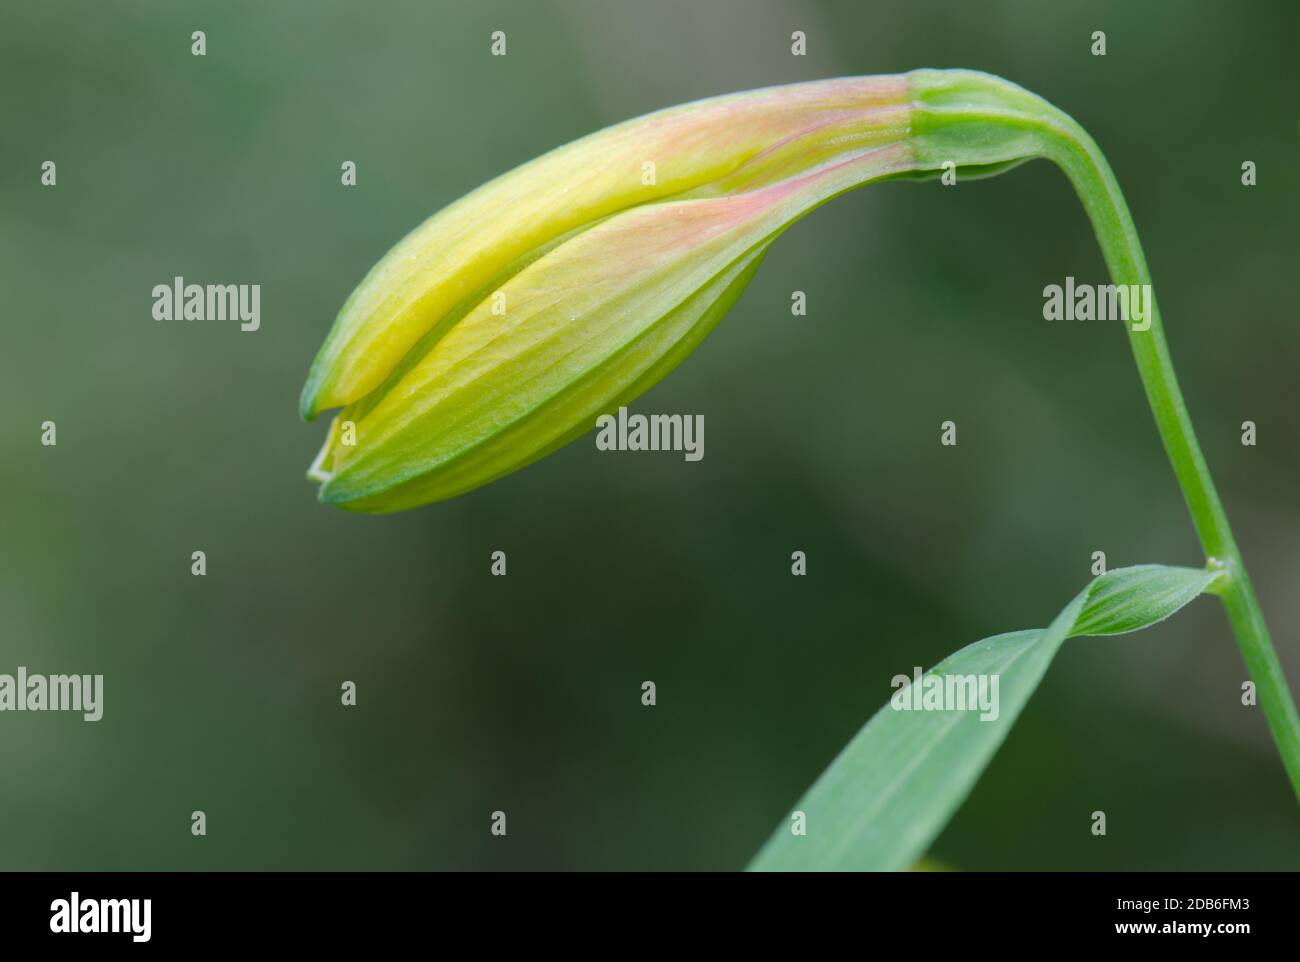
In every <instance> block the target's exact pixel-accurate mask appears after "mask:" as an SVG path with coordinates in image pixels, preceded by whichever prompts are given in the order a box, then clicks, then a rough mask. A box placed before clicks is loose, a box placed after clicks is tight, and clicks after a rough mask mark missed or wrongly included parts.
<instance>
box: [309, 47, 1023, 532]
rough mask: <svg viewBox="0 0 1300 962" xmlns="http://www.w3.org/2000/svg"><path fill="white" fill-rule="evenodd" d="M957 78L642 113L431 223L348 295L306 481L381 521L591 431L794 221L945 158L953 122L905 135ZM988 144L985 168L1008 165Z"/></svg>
mask: <svg viewBox="0 0 1300 962" xmlns="http://www.w3.org/2000/svg"><path fill="white" fill-rule="evenodd" d="M947 76H948V74H947V72H934V71H927V72H923V73H920V74H912V75H898V76H883V77H863V78H849V79H839V80H828V81H819V82H815V83H806V84H796V85H792V86H788V87H775V88H770V89H766V90H759V91H754V92H750V93H743V94H736V95H732V96H728V97H719V98H716V99H713V100H706V101H701V102H698V103H694V104H687V105H685V106H682V107H676V108H673V109H670V110H666V111H662V112H660V113H656V114H650V115H648V116H646V117H642V118H639V119H636V120H632V121H628V122H626V123H623V124H619V125H617V126H615V127H611V128H609V129H607V130H604V131H601V132H600V133H597V134H593V135H591V136H589V137H586V138H583V139H582V140H579V141H576V142H574V143H572V144H569V145H567V146H565V147H561V148H559V149H557V150H555V151H552V152H551V153H549V154H546V155H545V156H543V157H540V158H538V159H537V160H534V161H532V162H530V163H527V164H524V165H523V166H521V167H519V168H517V169H515V170H514V171H511V172H510V173H508V174H505V175H504V176H502V177H499V178H497V179H496V180H494V181H491V182H490V183H488V184H486V185H484V186H483V187H480V188H479V189H478V190H476V191H474V192H473V193H471V194H469V195H468V196H466V197H464V198H462V199H461V200H459V201H457V202H456V203H454V204H452V205H451V206H450V207H448V208H446V209H445V210H443V211H442V212H440V213H438V214H436V215H435V216H433V217H432V218H430V219H429V220H428V221H426V222H425V223H424V224H423V225H421V226H420V227H418V228H416V230H414V231H413V232H412V233H411V234H410V235H408V236H407V237H406V238H405V239H403V240H402V241H401V242H399V243H398V244H397V246H396V247H394V248H393V249H392V250H391V251H390V252H389V253H388V254H387V255H386V256H385V257H384V258H383V259H382V260H380V261H379V263H378V264H376V265H375V266H374V268H373V269H372V270H371V271H370V273H369V274H368V275H367V276H366V277H365V279H364V280H363V281H362V282H361V284H360V286H359V287H358V288H357V289H356V290H355V291H354V292H353V293H352V295H351V296H350V297H349V298H348V300H347V302H346V303H345V304H344V306H343V309H342V311H341V312H340V314H339V316H338V318H337V320H336V321H335V323H334V328H333V330H332V331H331V332H330V334H329V337H328V338H327V339H326V341H325V344H324V345H323V346H322V348H321V350H320V353H319V354H318V356H317V358H316V361H315V363H314V364H313V366H312V369H311V373H310V375H309V377H308V381H307V384H306V386H305V387H304V389H303V395H302V414H303V416H304V417H306V418H312V417H315V416H316V415H317V414H319V413H320V412H322V411H325V410H328V409H331V408H340V407H341V408H342V410H341V411H340V412H339V413H338V414H337V415H336V417H335V421H334V424H333V425H332V427H331V430H330V432H329V435H328V437H327V439H326V443H325V447H324V448H323V449H322V451H321V453H320V455H319V456H318V458H317V460H316V463H315V464H314V465H313V466H312V469H311V471H310V472H309V476H310V477H311V478H312V479H314V480H317V481H319V482H321V491H320V496H321V500H322V501H325V502H329V503H333V504H338V505H340V506H342V507H346V508H349V509H353V510H359V511H375V512H379V511H395V510H401V509H404V508H409V507H413V506H416V505H419V504H424V503H427V502H431V501H438V500H441V499H444V498H449V497H453V496H455V495H458V494H461V493H463V492H466V491H469V490H471V489H473V488H476V487H478V486H480V485H483V484H485V483H487V482H489V481H492V480H494V479H496V478H499V477H501V476H502V475H505V474H508V473H510V472H512V471H514V470H516V469H518V468H520V467H523V466H524V465H526V464H529V463H530V462H532V461H535V460H537V459H538V458H541V457H543V456H544V455H546V454H548V453H549V452H551V451H553V450H555V449H556V448H557V447H560V446H561V445H563V444H565V443H566V442H568V441H570V440H572V439H573V438H574V437H576V436H578V435H580V434H583V433H585V432H587V431H589V430H591V429H592V428H593V427H594V425H595V421H596V418H597V417H598V416H599V415H600V414H602V413H606V412H609V411H612V410H615V409H617V407H618V406H619V405H621V404H625V403H627V402H628V401H630V400H631V399H633V398H635V397H637V396H638V395H640V394H641V393H642V392H644V391H645V390H646V389H647V388H649V387H650V386H651V385H653V384H654V383H656V382H657V381H658V380H659V379H660V378H662V377H663V376H664V375H665V374H667V373H668V372H669V371H670V370H671V369H672V368H673V367H674V366H676V365H677V364H678V363H679V362H680V361H681V360H682V359H683V358H684V357H685V356H686V355H687V354H688V353H689V352H690V351H691V350H692V349H693V348H694V347H695V346H696V345H697V344H698V343H699V342H700V340H701V339H702V338H703V337H704V336H705V334H707V333H708V331H709V330H710V329H711V328H712V327H713V325H714V324H715V323H716V322H717V321H718V320H719V318H720V317H721V316H722V315H723V314H724V313H725V312H726V311H727V309H728V308H729V307H730V306H731V304H732V303H733V302H734V301H735V300H736V298H737V297H738V296H739V294H740V292H741V291H742V290H743V288H744V287H745V285H746V283H747V282H748V280H749V278H750V277H751V276H752V274H753V272H754V270H755V269H756V268H757V266H758V264H759V262H760V261H761V260H762V257H763V254H764V252H765V251H766V250H767V248H768V245H770V244H771V243H772V241H773V240H774V239H775V238H776V237H777V236H778V235H779V234H780V233H781V232H782V231H783V230H784V229H785V228H786V227H788V226H790V225H791V224H792V223H793V222H794V221H796V220H798V219H799V218H800V217H802V216H803V215H804V214H806V213H807V212H808V211H810V210H812V209H813V208H815V207H817V206H818V205H820V204H822V203H824V202H825V201H826V200H828V199H830V198H831V197H834V196H835V195H837V194H839V193H842V192H844V191H846V190H849V189H851V188H853V187H856V186H859V185H861V184H865V183H869V182H872V181H876V180H881V179H884V178H889V177H894V176H900V175H907V174H914V173H921V172H924V171H933V170H937V169H938V168H939V167H940V166H941V165H942V163H943V162H944V157H943V156H942V155H943V153H944V149H943V143H944V142H943V138H944V137H948V136H952V135H951V134H950V133H949V127H948V126H947V125H946V124H939V125H932V126H936V129H935V130H933V131H930V132H928V133H927V134H926V136H927V137H928V138H929V139H928V140H927V141H926V142H925V151H924V153H925V156H924V157H923V158H919V152H918V147H917V144H915V143H913V141H912V139H911V138H910V136H909V135H910V134H911V128H912V124H913V122H914V121H915V120H918V119H921V118H920V117H919V116H918V110H927V111H928V110H929V108H928V107H926V106H925V105H924V104H922V103H918V102H915V98H916V97H918V96H921V97H922V99H930V100H933V101H935V102H936V103H938V102H939V101H941V100H943V98H945V97H949V98H950V99H951V90H952V89H956V88H954V87H953V84H951V83H946V82H945V80H944V78H946V77H947ZM953 76H954V77H957V76H960V77H965V78H970V77H975V78H980V77H982V76H983V75H971V74H960V75H958V74H954V75H953ZM990 79H991V78H990ZM920 81H923V83H921V82H920ZM953 83H955V81H953ZM997 83H999V84H1003V85H1004V86H1006V87H1008V88H1009V87H1010V85H1006V84H1005V82H1003V81H998V82H997ZM1012 89H1015V90H1018V88H1012ZM1026 96H1029V95H1026ZM948 109H950V108H949V107H947V106H946V105H941V106H940V113H942V112H944V111H946V110H948ZM935 116H938V114H935ZM936 138H938V139H937V140H936ZM986 139H987V138H986ZM918 143H919V142H918ZM990 149H992V151H993V154H997V148H996V145H995V146H994V147H993V148H990V147H989V145H988V144H987V143H982V145H981V150H982V151H983V153H981V154H980V155H979V158H978V162H979V163H980V164H986V163H992V162H997V161H998V160H1000V159H1001V160H1005V159H1010V158H1004V157H1000V155H998V156H991V155H989V150H990Z"/></svg>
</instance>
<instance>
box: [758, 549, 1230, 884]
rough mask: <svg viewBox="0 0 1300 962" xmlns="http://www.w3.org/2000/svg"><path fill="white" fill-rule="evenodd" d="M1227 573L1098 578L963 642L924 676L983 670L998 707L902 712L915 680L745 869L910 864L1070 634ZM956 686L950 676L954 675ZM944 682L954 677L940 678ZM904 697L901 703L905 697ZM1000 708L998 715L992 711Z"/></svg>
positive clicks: (1170, 570) (1150, 619) (1161, 606)
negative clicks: (1043, 616) (1060, 603)
mask: <svg viewBox="0 0 1300 962" xmlns="http://www.w3.org/2000/svg"><path fill="white" fill-rule="evenodd" d="M1220 574H1222V572H1221V571H1207V570H1202V569H1198V568H1174V567H1167V566H1164V565H1138V566H1136V567H1132V568H1119V569H1116V570H1115V571H1112V572H1109V573H1108V574H1104V575H1102V576H1101V577H1099V578H1096V579H1094V580H1093V581H1092V583H1091V584H1089V585H1088V587H1086V588H1085V589H1084V590H1083V591H1082V592H1080V593H1079V594H1078V595H1077V596H1075V598H1074V599H1073V600H1072V601H1071V602H1070V603H1069V604H1068V605H1066V606H1065V609H1064V610H1063V611H1062V612H1061V613H1060V614H1059V615H1058V616H1057V617H1056V619H1055V620H1054V621H1053V622H1052V623H1051V625H1049V626H1048V627H1046V628H1033V629H1030V630H1028V631H1014V632H1011V633H1009V634H1005V635H995V636H994V637H992V638H986V639H984V640H983V641H977V642H975V644H973V645H969V646H967V647H966V648H963V649H961V650H960V651H958V652H957V653H955V654H953V655H950V656H949V657H948V658H946V659H944V660H943V661H942V662H940V663H939V664H938V665H936V666H935V667H934V668H932V669H931V670H930V671H928V672H926V673H925V675H924V676H923V678H922V680H921V681H920V682H919V684H920V685H921V686H922V687H921V688H920V692H925V691H926V690H927V688H928V687H933V685H934V684H938V683H939V682H938V681H935V682H931V683H930V684H929V685H927V681H928V680H929V679H932V678H933V679H947V677H948V676H955V675H962V676H975V677H976V678H977V679H978V678H979V677H980V676H984V677H985V678H986V679H987V681H986V688H985V693H986V694H987V695H992V693H993V692H994V691H995V689H994V688H993V685H994V681H993V679H996V684H997V688H996V692H997V696H996V698H992V699H989V700H986V702H985V704H986V705H988V704H989V701H992V703H993V704H994V705H996V710H995V711H993V710H990V711H987V712H981V711H980V709H979V708H978V707H975V708H972V709H970V710H900V709H896V708H895V707H893V706H894V703H895V702H903V703H908V702H909V701H910V698H911V697H912V695H913V694H915V693H912V692H911V689H910V687H908V688H903V689H901V690H900V691H899V692H896V693H895V696H894V698H892V699H891V700H890V703H889V704H886V705H885V706H884V707H883V708H881V709H880V710H879V711H878V712H876V714H875V717H873V718H872V719H871V720H870V721H869V722H867V724H866V725H865V726H864V727H863V729H862V730H861V731H860V732H858V734H857V735H856V736H855V737H854V738H853V740H852V741H851V742H849V744H848V745H847V747H845V749H844V750H843V751H842V752H840V754H839V757H837V758H836V759H835V760H834V761H833V762H832V763H831V765H830V767H829V768H827V769H826V771H825V772H823V773H822V776H821V777H820V778H819V779H818V780H817V781H816V783H814V784H813V786H812V788H810V789H809V790H808V792H807V793H806V794H805V795H804V797H803V798H802V799H800V801H799V802H798V804H796V805H795V807H794V809H793V811H796V812H803V813H804V819H805V821H804V825H805V829H806V834H804V835H796V834H794V832H793V831H792V830H791V827H792V823H791V821H790V819H786V820H784V821H783V822H782V823H781V824H780V825H778V826H777V828H776V831H774V832H773V833H772V837H771V838H770V839H769V840H768V842H767V844H766V845H765V846H764V847H763V849H762V850H761V851H760V852H759V853H758V855H757V856H756V857H755V859H754V861H753V862H752V863H751V864H750V866H749V867H750V869H751V870H757V871H793V870H808V869H819V870H900V869H905V868H907V867H908V866H910V865H912V864H914V863H915V862H916V861H917V860H918V859H919V858H920V857H921V856H922V855H924V854H925V850H926V848H927V847H928V846H929V845H930V843H931V842H932V841H933V840H934V838H935V836H936V835H938V834H939V832H940V831H941V830H942V829H943V827H944V825H945V824H946V823H947V822H948V819H949V818H951V817H952V815H953V813H954V812H955V811H956V810H957V808H958V807H959V806H960V805H961V803H962V802H963V801H964V800H965V798H966V796H967V795H968V794H969V793H970V790H971V788H972V787H974V785H975V782H976V781H977V780H978V779H979V776H980V774H981V773H982V772H983V771H984V769H985V768H986V767H987V766H988V763H989V762H990V760H992V758H993V754H994V753H995V752H996V751H997V749H998V746H999V745H1001V744H1002V742H1003V740H1004V739H1005V738H1006V737H1007V733H1008V732H1009V731H1010V730H1011V726H1012V725H1013V724H1014V723H1015V720H1016V718H1017V716H1019V714H1020V710H1021V709H1022V708H1024V706H1025V703H1026V702H1027V701H1028V700H1029V696H1030V695H1032V694H1033V692H1034V689H1035V688H1037V687H1038V683H1039V682H1040V681H1041V680H1042V678H1043V674H1044V673H1045V672H1046V671H1047V666H1048V665H1049V664H1051V661H1052V658H1053V657H1055V655H1056V652H1057V649H1059V648H1060V647H1061V643H1062V642H1064V641H1065V639H1066V638H1069V637H1071V636H1073V635H1110V634H1118V633H1120V632H1125V631H1135V630H1137V629H1138V628H1143V627H1145V626H1147V625H1150V624H1154V623H1155V622H1157V621H1162V620H1164V619H1165V618H1168V617H1169V616H1170V615H1172V614H1173V613H1174V612H1175V611H1177V610H1178V609H1179V608H1181V607H1183V606H1184V605H1185V604H1187V603H1188V602H1189V601H1191V600H1192V599H1193V598H1195V597H1196V596H1197V595H1199V594H1200V593H1201V592H1203V591H1205V590H1206V588H1208V587H1209V586H1210V584H1211V582H1213V581H1214V580H1215V579H1216V578H1217V577H1219V575H1220ZM954 681H955V680H954ZM943 683H944V684H945V685H946V684H948V682H947V681H944V682H943ZM905 700H906V701H905ZM995 713H996V717H995V718H993V717H982V715H984V716H992V715H994V714H995Z"/></svg>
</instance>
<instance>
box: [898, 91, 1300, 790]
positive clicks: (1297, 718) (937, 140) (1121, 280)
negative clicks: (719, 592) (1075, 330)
mask: <svg viewBox="0 0 1300 962" xmlns="http://www.w3.org/2000/svg"><path fill="white" fill-rule="evenodd" d="M910 79H911V83H912V88H913V96H914V99H915V105H914V110H913V118H914V120H913V127H912V140H913V142H914V144H915V145H916V150H917V155H918V162H919V164H920V166H921V167H923V168H925V169H929V170H940V169H942V168H943V165H944V164H945V163H950V162H951V163H955V164H956V165H957V167H958V169H959V170H960V169H962V168H965V167H969V168H973V169H975V170H979V169H981V168H983V169H986V170H990V169H997V167H996V166H995V165H999V164H1001V165H1005V164H1007V163H1009V162H1015V161H1019V160H1026V159H1029V158H1031V157H1046V158H1047V159H1049V160H1052V161H1053V162H1055V163H1056V164H1057V165H1058V166H1060V167H1061V169H1062V170H1063V171H1064V172H1065V174H1066V176H1067V177H1068V178H1069V179H1070V182H1071V184H1072V185H1073V186H1074V189H1075V191H1076V192H1077V193H1078V195H1079V199H1080V200H1081V201H1082V202H1083V206H1084V209H1085V211H1086V212H1087V214H1088V218H1089V220H1090V221H1091V222H1092V226H1093V229H1094V231H1095V232H1096V234H1097V241H1098V243H1099V244H1100V245H1101V250H1102V254H1103V256H1104V258H1105V261H1106V266H1107V268H1108V270H1109V271H1110V275H1111V278H1112V280H1113V282H1114V283H1115V284H1117V285H1145V286H1146V288H1147V290H1151V288H1150V284H1151V275H1150V272H1149V271H1148V270H1147V264H1146V258H1145V256H1143V253H1142V245H1141V243H1140V242H1139V241H1138V235H1137V230H1136V228H1135V227H1134V226H1133V218H1132V216H1131V215H1130V214H1129V210H1128V205H1127V204H1126V203H1125V202H1124V196H1123V194H1122V193H1121V192H1120V189H1119V185H1118V183H1116V181H1115V175H1114V173H1113V172H1112V171H1111V169H1110V165H1109V164H1107V163H1106V159H1105V157H1104V156H1103V155H1102V153H1101V150H1100V149H1099V148H1098V147H1097V144H1096V143H1095V142H1094V141H1093V139H1092V138H1091V137H1089V136H1088V134H1087V133H1086V132H1085V131H1084V130H1083V128H1082V127H1080V126H1079V125H1078V124H1077V123H1075V122H1074V121H1073V120H1072V119H1071V118H1070V117H1069V116H1067V115H1066V114H1064V113H1062V112H1061V111H1060V110H1058V109H1057V108H1056V107H1054V106H1052V105H1051V104H1050V103H1048V102H1047V101H1045V100H1043V99H1042V98H1041V97H1038V96H1036V95H1034V94H1031V93H1029V92H1028V91H1026V90H1024V89H1022V88H1020V87H1017V86H1015V85H1014V84H1010V83H1008V82H1007V81H1005V80H1002V79H1000V78H997V77H993V76H990V75H988V74H980V73H973V72H968V71H917V72H916V73H914V74H912V75H911V77H910ZM1149 305H1150V307H1149V318H1146V319H1143V320H1142V322H1141V323H1134V324H1130V325H1129V343H1130V345H1131V347H1132V349H1133V357H1134V359H1135V360H1136V362H1137V368H1138V374H1139V375H1140V377H1141V379H1142V386H1143V388H1144V389H1145V390H1146V395H1147V400H1148V402H1149V403H1150V405H1151V412H1152V414H1153V415H1154V416H1155V420H1156V427H1157V429H1158V430H1159V432H1160V438H1161V440H1162V441H1163V442H1164V446H1165V451H1166V452H1167V454H1168V455H1169V460H1170V463H1171V464H1172V465H1173V469H1174V474H1175V476H1176V477H1177V478H1178V484H1179V486H1180V487H1181V488H1182V491H1183V497H1184V498H1185V499H1186V501H1187V507H1188V510H1189V511H1190V512H1191V515H1192V522H1193V524H1195V526H1196V533H1197V535H1198V536H1199V538H1200V541H1201V545H1202V547H1203V548H1204V550H1205V553H1206V556H1207V558H1208V563H1209V564H1210V565H1211V566H1214V567H1221V568H1222V569H1224V572H1225V575H1224V577H1223V578H1221V579H1219V582H1218V586H1217V587H1216V589H1215V593H1216V594H1218V595H1219V596H1220V597H1221V598H1222V599H1223V604H1224V607H1225V609H1226V610H1227V614H1228V620H1229V622H1230V623H1231V625H1232V630H1233V632H1234V634H1235V635H1236V637H1237V644H1238V646H1239V647H1240V649H1241V653H1242V656H1243V658H1244V659H1245V662H1246V667H1247V668H1248V670H1249V671H1250V675H1251V678H1252V679H1253V680H1254V682H1255V685H1256V692H1257V695H1258V702H1259V705H1260V707H1261V708H1263V710H1264V715H1265V718H1266V719H1267V720H1268V726H1269V730H1270V731H1271V732H1272V735H1273V740H1274V741H1275V742H1276V743H1277V747H1278V751H1279V752H1280V754H1281V756H1282V763H1283V765H1284V766H1285V767H1286V771H1287V775H1288V776H1289V777H1290V779H1291V784H1292V787H1293V788H1294V790H1295V792H1296V796H1297V798H1300V715H1298V714H1297V712H1296V706H1295V701H1294V700H1293V698H1292V696H1291V690H1290V688H1289V687H1288V686H1287V682H1286V676H1285V675H1284V674H1283V672H1282V666H1281V664H1280V663H1279V662H1278V659H1277V653H1276V651H1274V649H1273V642H1272V639H1271V638H1270V637H1269V633H1268V626H1267V624H1265V622H1264V615H1263V612H1261V611H1260V607H1259V602H1258V600H1257V599H1256V598H1255V590H1254V588H1253V587H1252V585H1251V582H1250V576H1249V574H1247V572H1246V565H1245V562H1244V561H1243V560H1242V558H1241V552H1240V550H1239V549H1238V548H1237V543H1236V539H1234V537H1233V535H1232V528H1231V526H1230V525H1229V524H1228V516H1227V514H1226V513H1225V512H1224V510H1223V504H1222V502H1220V500H1219V495H1218V492H1217V491H1216V490H1215V487H1214V480H1213V479H1212V478H1211V477H1210V470H1209V468H1208V467H1207V466H1206V463H1205V456H1204V455H1203V454H1202V453H1201V447H1200V445H1199V444H1198V443H1197V440H1196V433H1195V431H1194V430H1193V428H1192V421H1191V418H1190V417H1189V416H1188V413H1187V405H1186V403H1185V402H1184V401H1183V395H1182V391H1181V390H1179V387H1178V378H1177V376H1176V375H1175V374H1174V366H1173V362H1172V360H1171V359H1170V356H1169V345H1168V343H1167V342H1166V341H1165V335H1164V328H1163V325H1162V324H1161V321H1160V311H1159V309H1158V308H1157V306H1156V302H1155V298H1154V296H1152V297H1151V299H1150V301H1149ZM1147 321H1149V326H1147Z"/></svg>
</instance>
